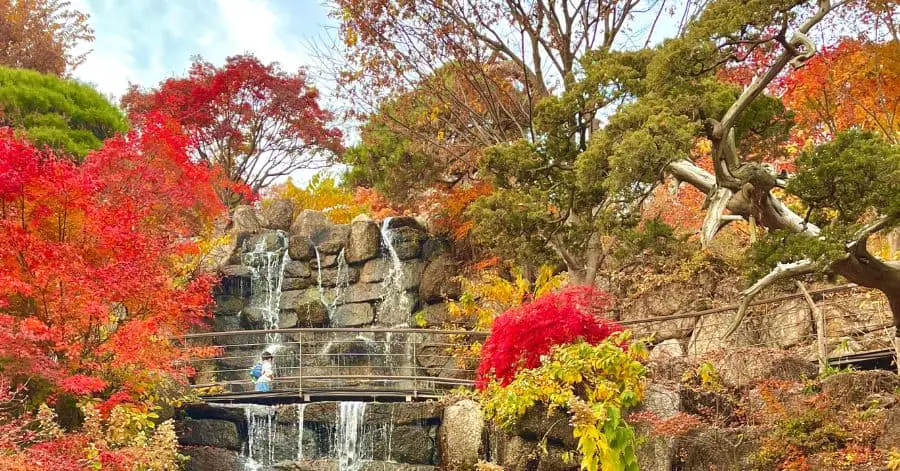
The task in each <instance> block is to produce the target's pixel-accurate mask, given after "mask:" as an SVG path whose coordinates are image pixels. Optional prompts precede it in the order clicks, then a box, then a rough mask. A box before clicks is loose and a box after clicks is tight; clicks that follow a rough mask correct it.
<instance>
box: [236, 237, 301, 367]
mask: <svg viewBox="0 0 900 471" xmlns="http://www.w3.org/2000/svg"><path fill="white" fill-rule="evenodd" d="M276 235H277V236H278V242H279V247H278V249H277V250H276V251H269V250H267V249H266V240H265V237H260V238H259V240H258V241H257V242H256V246H255V247H253V250H252V251H250V252H247V253H245V254H244V260H243V262H244V266H246V267H247V268H248V269H249V270H250V307H251V308H253V309H257V310H259V311H260V312H261V314H262V318H263V328H264V329H266V330H273V329H277V328H278V320H279V311H280V307H281V287H282V284H283V283H284V267H285V265H287V262H288V260H289V259H290V257H289V256H288V242H287V234H285V233H284V231H276ZM280 341H281V336H280V335H278V334H266V343H267V344H269V346H273V347H275V349H277V345H278V344H279V343H280ZM267 350H269V351H270V352H271V351H272V349H269V348H268V347H267Z"/></svg>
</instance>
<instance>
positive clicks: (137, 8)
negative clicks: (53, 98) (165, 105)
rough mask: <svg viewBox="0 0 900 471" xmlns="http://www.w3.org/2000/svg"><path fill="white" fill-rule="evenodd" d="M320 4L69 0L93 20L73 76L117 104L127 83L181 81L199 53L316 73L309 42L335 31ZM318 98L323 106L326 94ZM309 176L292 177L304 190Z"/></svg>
mask: <svg viewBox="0 0 900 471" xmlns="http://www.w3.org/2000/svg"><path fill="white" fill-rule="evenodd" d="M321 1H323V0H125V1H123V0H72V6H73V7H74V8H75V9H77V10H79V11H81V12H84V13H87V14H89V15H90V20H89V22H90V25H91V27H92V28H93V29H94V36H95V39H94V41H93V43H91V44H89V45H86V46H85V47H84V48H83V50H82V51H81V52H85V51H90V52H88V55H87V60H86V61H85V63H84V64H82V65H80V66H79V67H78V68H77V69H75V72H74V75H75V78H77V79H78V80H81V81H83V82H87V83H90V84H92V85H93V86H95V87H96V88H97V89H99V90H100V92H101V93H103V94H104V95H106V96H108V97H109V98H110V99H111V101H112V102H114V103H118V101H119V98H120V97H121V96H122V95H123V94H124V93H125V91H126V90H127V89H128V86H129V84H132V83H133V84H137V85H140V86H143V87H153V86H156V85H157V84H159V82H161V81H163V80H165V79H166V78H168V77H171V76H184V75H185V74H186V73H187V69H188V67H189V66H190V64H191V62H192V58H193V57H194V56H196V55H200V56H202V57H203V59H204V60H208V61H210V62H212V63H213V64H222V63H224V62H225V58H226V57H228V56H232V55H236V54H242V53H247V52H249V53H253V54H255V55H256V56H257V57H259V58H260V59H261V60H262V61H263V62H276V61H277V62H279V63H280V64H281V65H282V68H284V69H285V70H287V71H294V70H297V69H298V68H299V67H301V66H306V67H308V68H310V69H313V70H310V72H311V73H313V74H314V72H315V70H314V69H315V67H314V65H315V64H314V61H315V59H314V57H313V53H312V46H313V43H314V42H318V43H322V42H323V41H325V42H330V41H332V39H330V38H332V37H333V36H334V28H335V27H336V23H335V22H334V21H333V20H331V19H329V18H328V12H327V9H326V7H325V6H323V4H322V3H320V2H321ZM311 76H312V77H313V79H314V80H315V77H314V75H311ZM316 84H317V86H319V87H320V89H327V88H328V84H327V83H323V82H321V81H318V82H317V83H316ZM323 91H325V90H323ZM323 99H324V103H325V106H326V107H328V106H329V101H330V100H329V98H328V93H327V91H326V92H325V93H324V94H323ZM342 169H343V167H340V166H336V167H335V168H334V169H332V170H333V171H334V172H337V173H340V172H341V170H342ZM314 174H315V171H312V170H297V171H295V172H293V173H292V174H291V178H292V179H293V180H294V181H295V182H297V183H298V184H301V185H303V184H305V183H306V182H308V181H309V179H310V178H311V177H312V176H313V175H314Z"/></svg>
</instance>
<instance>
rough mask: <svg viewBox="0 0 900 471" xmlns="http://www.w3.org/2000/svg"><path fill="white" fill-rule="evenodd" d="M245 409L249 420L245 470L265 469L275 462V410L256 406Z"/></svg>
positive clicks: (248, 405)
mask: <svg viewBox="0 0 900 471" xmlns="http://www.w3.org/2000/svg"><path fill="white" fill-rule="evenodd" d="M243 407H244V414H245V417H246V419H247V446H246V449H245V452H244V456H245V457H246V466H245V469H246V470H247V471H257V470H260V469H265V468H264V467H265V466H269V465H271V464H273V463H274V462H275V434H276V433H278V422H277V421H276V420H275V409H274V408H272V407H268V406H259V405H254V404H247V405H244V406H243Z"/></svg>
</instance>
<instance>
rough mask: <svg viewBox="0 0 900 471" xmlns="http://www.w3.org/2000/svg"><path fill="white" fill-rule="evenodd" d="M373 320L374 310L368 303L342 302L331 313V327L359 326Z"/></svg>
mask: <svg viewBox="0 0 900 471" xmlns="http://www.w3.org/2000/svg"><path fill="white" fill-rule="evenodd" d="M374 320H375V310H374V309H372V305H371V304H369V303H354V304H343V305H341V306H338V307H337V308H335V310H334V312H333V313H332V314H331V326H332V327H359V326H363V325H368V324H371V323H372V322H373V321H374Z"/></svg>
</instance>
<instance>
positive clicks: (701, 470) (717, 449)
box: [678, 428, 759, 471]
mask: <svg viewBox="0 0 900 471" xmlns="http://www.w3.org/2000/svg"><path fill="white" fill-rule="evenodd" d="M758 450H759V436H758V433H756V432H755V431H754V430H752V429H741V430H733V429H720V428H709V429H705V430H703V431H701V432H699V433H697V434H695V435H692V436H690V437H685V438H683V439H682V440H680V441H679V451H678V456H679V457H680V458H681V461H682V463H681V467H680V468H678V469H683V470H685V471H709V470H711V469H721V470H743V469H755V467H754V466H753V463H752V462H751V459H752V457H753V454H754V453H755V452H756V451H758Z"/></svg>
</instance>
